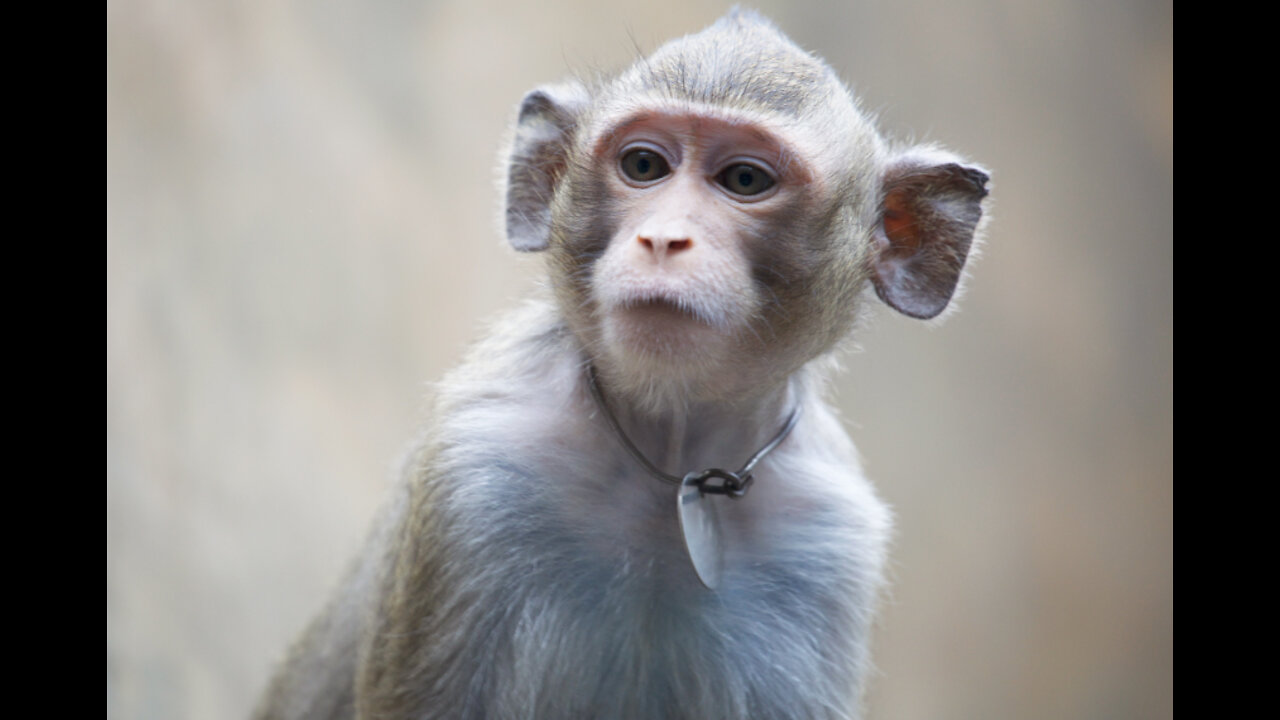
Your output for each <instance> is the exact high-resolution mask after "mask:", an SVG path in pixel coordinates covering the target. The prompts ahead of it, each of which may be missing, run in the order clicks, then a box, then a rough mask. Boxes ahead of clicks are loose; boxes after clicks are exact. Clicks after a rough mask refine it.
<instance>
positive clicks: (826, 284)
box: [506, 11, 987, 408]
mask: <svg viewBox="0 0 1280 720" xmlns="http://www.w3.org/2000/svg"><path fill="white" fill-rule="evenodd" d="M986 181H987V175H986V173H985V172H983V171H982V170H981V169H979V168H977V167H973V166H970V165H966V164H965V163H964V162H962V161H961V160H960V159H959V158H957V157H955V156H953V155H951V154H949V153H946V152H944V151H941V150H938V149H936V148H932V147H912V148H905V149H894V148H891V147H889V146H888V145H887V144H886V143H885V142H884V141H883V140H882V139H881V138H880V136H879V134H878V133H877V132H876V130H875V128H874V127H873V125H872V124H871V122H870V121H869V120H868V119H867V117H866V116H865V115H863V114H862V112H861V111H860V110H859V109H858V106H857V103H856V101H855V100H854V98H853V96H852V95H851V94H850V93H849V90H848V89H847V88H846V87H845V86H844V84H843V83H842V82H840V80H839V79H838V78H837V77H836V75H835V73H834V72H833V71H832V70H831V68H830V67H829V66H828V65H827V64H826V63H824V62H823V61H822V60H820V59H818V58H816V57H814V56H812V55H810V54H809V53H807V52H805V51H803V50H801V49H800V48H799V47H797V46H796V45H795V44H794V43H792V42H791V41H790V40H789V39H787V37H786V36H784V35H783V34H782V33H781V32H779V31H778V30H777V29H776V28H775V27H774V26H773V25H772V24H770V23H769V21H767V20H765V19H764V18H763V17H761V16H759V15H757V14H756V13H753V12H748V11H734V12H732V13H730V14H729V15H727V16H725V17H724V18H722V19H720V20H719V21H718V22H717V23H716V24H714V25H713V26H711V27H710V28H708V29H706V30H704V31H702V32H701V33H698V34H696V35H692V36H689V37H686V38H682V39H680V40H675V41H672V42H670V43H668V44H666V45H664V46H663V47H661V48H659V49H658V51H657V52H655V53H654V54H653V55H652V56H650V57H649V58H646V59H643V60H641V61H640V62H638V63H636V64H635V65H634V66H633V67H631V68H630V69H629V70H627V71H626V72H624V73H622V74H621V75H620V76H618V77H617V78H614V79H612V80H610V81H607V82H599V83H595V84H591V85H588V84H586V83H581V82H570V83H566V84H560V85H553V86H547V87H542V88H539V89H536V90H534V91H532V92H530V93H529V94H528V95H526V96H525V98H524V100H523V102H522V103H521V105H520V110H519V116H518V119H517V121H516V126H515V134H514V140H513V144H512V149H511V156H510V167H509V171H508V177H507V190H506V203H507V204H506V224H507V235H508V238H509V239H510V241H511V243H512V245H514V246H515V247H516V248H517V249H519V250H525V251H534V250H547V251H549V253H550V255H551V260H552V263H551V267H552V281H553V286H554V288H555V291H556V293H557V296H558V299H559V302H560V305H561V308H562V310H563V312H564V313H565V316H566V319H567V322H568V323H569V326H570V328H571V329H572V330H573V332H574V333H575V334H576V336H577V337H578V338H579V340H580V341H581V342H582V345H583V348H584V351H585V352H586V354H587V355H588V358H589V359H590V361H591V362H593V363H595V364H596V366H597V367H598V369H599V371H600V374H601V376H602V377H603V378H604V380H605V382H606V383H607V384H608V385H609V387H610V390H611V391H612V392H614V393H618V394H625V395H627V396H628V397H629V398H630V399H631V400H633V401H635V402H638V403H640V404H641V405H642V406H646V407H650V408H659V407H671V406H672V405H673V403H674V404H676V405H677V406H678V405H679V404H680V403H690V402H701V401H714V402H723V401H732V400H733V399H735V398H742V397H749V396H751V395H753V394H754V393H755V392H758V391H760V390H762V389H765V388H770V387H776V381H777V380H778V379H780V378H782V377H785V376H787V375H789V374H790V373H792V372H794V371H795V370H796V369H798V368H799V367H800V366H801V365H803V364H804V363H806V362H808V361H810V360H812V359H813V358H815V357H817V356H819V355H821V354H823V353H825V352H827V351H828V350H830V349H831V348H832V347H833V346H834V345H835V344H836V343H837V342H838V341H839V340H840V339H841V338H843V337H844V336H846V335H847V334H848V333H849V331H850V329H851V328H852V326H853V324H854V320H855V318H856V316H857V312H858V309H859V303H860V298H861V297H862V296H863V295H864V290H865V288H866V287H867V284H868V282H870V283H871V285H872V286H873V287H874V288H875V291H876V294H877V295H879V297H880V299H881V300H883V301H884V302H885V303H887V304H888V305H890V306H891V307H893V308H895V309H896V310H898V311H900V312H903V313H905V314H907V315H910V316H912V317H917V318H930V317H934V316H936V315H938V314H939V313H941V312H942V311H943V310H944V309H945V308H946V307H947V304H948V303H949V302H950V300H951V297H952V295H953V294H954V292H955V289H956V285H957V283H958V282H959V280H960V277H961V273H962V272H963V268H964V263H965V259H966V257H967V256H968V254H969V250H970V247H971V244H972V242H973V238H974V233H975V230H976V229H977V226H978V224H979V221H980V220H981V218H982V201H983V198H984V197H985V196H986V194H987V191H986V188H985V185H986Z"/></svg>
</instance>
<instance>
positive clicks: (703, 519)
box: [587, 365, 802, 589]
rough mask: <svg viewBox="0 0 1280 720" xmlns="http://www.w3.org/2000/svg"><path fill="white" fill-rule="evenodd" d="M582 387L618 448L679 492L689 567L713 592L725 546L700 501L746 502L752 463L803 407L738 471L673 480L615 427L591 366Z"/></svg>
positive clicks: (711, 510) (713, 510)
mask: <svg viewBox="0 0 1280 720" xmlns="http://www.w3.org/2000/svg"><path fill="white" fill-rule="evenodd" d="M587 385H588V387H590V388H591V397H593V398H595V401H596V405H598V406H599V407H600V410H601V412H602V413H603V414H604V416H605V419H606V420H608V421H609V426H610V427H612V428H613V432H614V434H615V435H616V436H617V437H618V441H619V442H621V443H622V447H624V448H625V449H626V450H627V452H628V453H629V454H630V455H631V457H633V458H635V460H636V462H638V463H640V467H642V468H644V470H645V472H647V473H649V474H650V475H652V476H653V477H655V478H657V479H658V480H661V481H662V482H664V483H667V484H668V485H674V486H677V487H679V488H680V492H679V494H678V495H677V504H676V512H677V516H678V517H679V520H680V529H681V532H683V534H684V547H685V551H686V552H687V553H688V555H689V559H690V560H691V561H692V562H693V569H694V571H695V572H697V574H698V579H699V580H701V581H702V584H703V585H706V586H707V587H708V588H711V589H714V588H715V586H716V585H717V584H718V583H719V582H720V576H721V574H722V572H723V570H724V541H723V534H722V533H721V531H720V515H719V511H718V508H717V507H716V505H714V504H712V503H709V502H704V497H705V496H706V495H728V496H729V497H731V498H734V499H735V500H738V499H741V498H743V497H746V494H747V491H748V490H750V489H751V482H752V480H753V478H752V476H751V471H752V470H754V469H755V467H756V464H758V463H759V462H760V461H761V460H762V459H764V456H766V455H768V454H769V453H770V452H772V451H773V449H774V448H776V447H778V445H780V444H782V441H783V440H785V439H786V438H787V436H788V435H790V434H791V431H792V430H793V429H794V428H795V426H796V422H797V421H799V420H800V410H801V407H802V406H801V405H796V407H795V409H794V410H792V411H791V415H790V416H789V417H787V421H786V423H784V424H783V426H782V429H781V430H779V431H778V434H777V435H775V436H774V437H773V439H772V440H770V441H769V442H768V443H765V445H764V447H762V448H760V449H759V450H758V451H757V452H756V454H754V455H752V456H751V457H750V458H749V459H748V460H747V462H746V463H744V464H743V466H742V468H741V469H739V470H738V471H737V472H734V471H732V470H723V469H721V468H707V469H706V470H694V471H692V472H689V473H687V474H686V475H685V476H684V477H677V476H675V475H671V474H668V473H665V472H663V471H662V470H660V469H658V467H657V466H656V465H654V464H653V463H652V462H650V461H649V458H647V457H645V456H644V453H642V452H640V448H637V447H636V446H635V443H633V442H631V438H629V437H627V433H626V432H625V431H623V429H622V425H621V424H619V423H618V418H617V417H615V416H614V414H613V412H611V411H610V410H609V405H608V403H606V402H605V400H604V393H602V392H601V390H600V384H599V383H598V382H597V381H596V369H595V366H594V365H587ZM712 479H717V480H719V481H720V482H719V483H718V484H711V483H709V482H708V481H709V480H712Z"/></svg>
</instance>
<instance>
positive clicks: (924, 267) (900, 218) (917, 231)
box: [872, 148, 988, 319]
mask: <svg viewBox="0 0 1280 720" xmlns="http://www.w3.org/2000/svg"><path fill="white" fill-rule="evenodd" d="M987 180H988V175H987V173H986V172H985V171H984V170H982V169H981V168H979V167H976V166H973V165H966V164H964V163H963V162H962V161H961V160H960V158H958V157H956V156H954V155H951V154H950V153H947V152H943V151H939V150H935V149H933V148H918V149H912V150H910V151H908V152H905V153H902V154H901V155H899V156H898V157H896V158H894V160H893V161H891V162H890V163H889V167H888V169H887V170H886V171H885V177H884V186H883V193H884V197H883V199H882V200H881V205H880V220H879V225H878V226H877V227H876V230H875V235H874V242H875V245H876V259H875V265H874V273H873V274H872V281H873V282H874V283H875V287H876V294H877V295H879V296H880V299H881V300H883V301H884V302H886V303H887V304H888V305H889V306H890V307H892V308H894V309H895V310H897V311H898V312H901V313H903V314H905V315H909V316H911V317H914V318H920V319H928V318H931V317H934V316H936V315H938V314H939V313H941V312H942V311H943V310H944V309H946V307H947V303H948V302H950V301H951V296H952V294H953V293H955V290H956V285H957V284H958V283H959V282H960V273H961V271H962V270H963V269H964V262H965V259H966V258H967V257H968V256H969V249H970V247H971V246H972V244H973V238H974V232H975V231H976V230H977V227H978V223H979V221H980V220H981V219H982V199H983V198H985V197H986V196H987V188H986V184H987Z"/></svg>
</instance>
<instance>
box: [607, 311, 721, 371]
mask: <svg viewBox="0 0 1280 720" xmlns="http://www.w3.org/2000/svg"><path fill="white" fill-rule="evenodd" d="M718 325H719V323H717V322H716V319H715V318H712V317H709V316H708V313H706V312H705V311H703V310H702V309H701V308H699V307H698V306H697V305H696V304H695V303H690V302H687V301H682V300H681V299H679V298H676V297H671V296H649V297H638V298H632V299H628V300H627V301H624V302H621V303H618V304H617V305H615V306H614V307H613V308H611V309H610V310H609V311H608V312H607V313H606V316H605V322H604V330H605V335H606V340H607V341H608V342H610V343H618V344H620V345H621V346H622V347H623V348H625V349H626V350H627V351H629V352H633V353H640V354H643V355H648V356H665V357H672V358H677V357H683V356H687V355H688V354H689V353H696V352H699V351H700V350H705V349H707V348H708V346H709V345H711V344H714V343H715V342H716V338H717V337H719V336H721V332H720V330H719V328H718Z"/></svg>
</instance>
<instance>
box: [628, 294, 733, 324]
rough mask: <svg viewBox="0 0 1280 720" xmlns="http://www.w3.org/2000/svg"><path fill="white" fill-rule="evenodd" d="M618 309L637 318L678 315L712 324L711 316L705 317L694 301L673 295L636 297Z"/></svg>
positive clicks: (672, 317) (673, 316)
mask: <svg viewBox="0 0 1280 720" xmlns="http://www.w3.org/2000/svg"><path fill="white" fill-rule="evenodd" d="M616 310H617V312H620V313H625V314H627V315H631V316H633V317H636V318H647V317H651V318H653V319H655V320H661V319H668V320H670V319H675V318H676V317H683V318H685V319H687V320H692V321H695V322H700V323H704V324H708V325H709V324H711V318H708V317H705V316H704V313H702V312H700V311H699V309H698V308H697V307H696V306H695V305H694V304H693V303H690V302H687V301H683V300H681V299H679V298H673V297H665V296H653V297H640V298H635V299H632V300H627V301H624V302H622V303H620V304H619V305H618V307H617V308H616Z"/></svg>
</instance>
